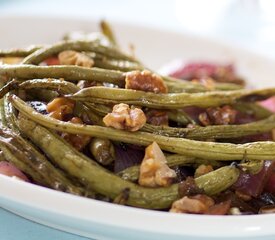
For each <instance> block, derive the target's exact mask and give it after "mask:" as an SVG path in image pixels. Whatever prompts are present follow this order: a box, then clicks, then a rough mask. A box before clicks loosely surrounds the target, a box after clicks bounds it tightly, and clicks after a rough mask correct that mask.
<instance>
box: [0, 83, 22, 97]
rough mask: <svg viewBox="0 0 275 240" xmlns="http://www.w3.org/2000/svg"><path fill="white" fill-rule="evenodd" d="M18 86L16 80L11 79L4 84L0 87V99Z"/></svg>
mask: <svg viewBox="0 0 275 240" xmlns="http://www.w3.org/2000/svg"><path fill="white" fill-rule="evenodd" d="M17 88H18V81H16V80H12V81H10V82H8V83H7V84H5V85H4V86H3V87H2V88H1V89H0V99H1V98H3V97H4V96H5V94H7V93H8V92H10V91H12V90H14V89H17Z"/></svg>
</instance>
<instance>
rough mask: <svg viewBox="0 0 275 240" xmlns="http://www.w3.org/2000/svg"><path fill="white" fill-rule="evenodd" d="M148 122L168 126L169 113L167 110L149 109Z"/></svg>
mask: <svg viewBox="0 0 275 240" xmlns="http://www.w3.org/2000/svg"><path fill="white" fill-rule="evenodd" d="M145 115H146V119H147V123H150V124H152V125H155V126H168V114H167V112H165V111H160V110H155V109H152V110H148V111H146V113H145Z"/></svg>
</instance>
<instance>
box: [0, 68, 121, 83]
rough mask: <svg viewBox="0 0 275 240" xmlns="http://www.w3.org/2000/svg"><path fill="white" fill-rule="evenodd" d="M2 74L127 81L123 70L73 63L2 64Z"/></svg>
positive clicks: (20, 76) (111, 81) (116, 81)
mask: <svg viewBox="0 0 275 240" xmlns="http://www.w3.org/2000/svg"><path fill="white" fill-rule="evenodd" d="M0 75H6V76H8V77H11V78H13V77H15V78H20V79H34V78H64V79H65V80H69V81H78V80H83V79H85V80H87V81H97V82H110V83H114V84H118V85H121V84H122V85H123V84H124V83H125V81H124V80H125V77H124V74H123V73H122V72H119V71H114V70H103V69H100V68H85V67H79V66H71V65H64V66H63V65H58V66H34V65H26V64H25V65H0Z"/></svg>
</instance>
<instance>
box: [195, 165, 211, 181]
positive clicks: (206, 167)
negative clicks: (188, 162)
mask: <svg viewBox="0 0 275 240" xmlns="http://www.w3.org/2000/svg"><path fill="white" fill-rule="evenodd" d="M213 170H214V169H213V167H212V166H211V165H204V164H201V165H200V166H198V168H197V169H196V171H195V177H196V178H197V177H199V176H202V175H204V174H206V173H209V172H212V171H213Z"/></svg>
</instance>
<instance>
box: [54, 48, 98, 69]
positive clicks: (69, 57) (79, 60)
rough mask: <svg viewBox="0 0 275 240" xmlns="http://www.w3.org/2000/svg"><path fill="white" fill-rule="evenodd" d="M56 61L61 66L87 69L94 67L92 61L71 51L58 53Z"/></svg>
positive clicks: (81, 54)
mask: <svg viewBox="0 0 275 240" xmlns="http://www.w3.org/2000/svg"><path fill="white" fill-rule="evenodd" d="M58 60H59V62H60V64H61V65H77V66H81V67H88V68H90V67H92V66H93V65H94V61H93V59H91V58H90V57H88V56H87V55H85V54H83V53H79V52H76V51H72V50H66V51H63V52H60V53H59V54H58Z"/></svg>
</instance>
